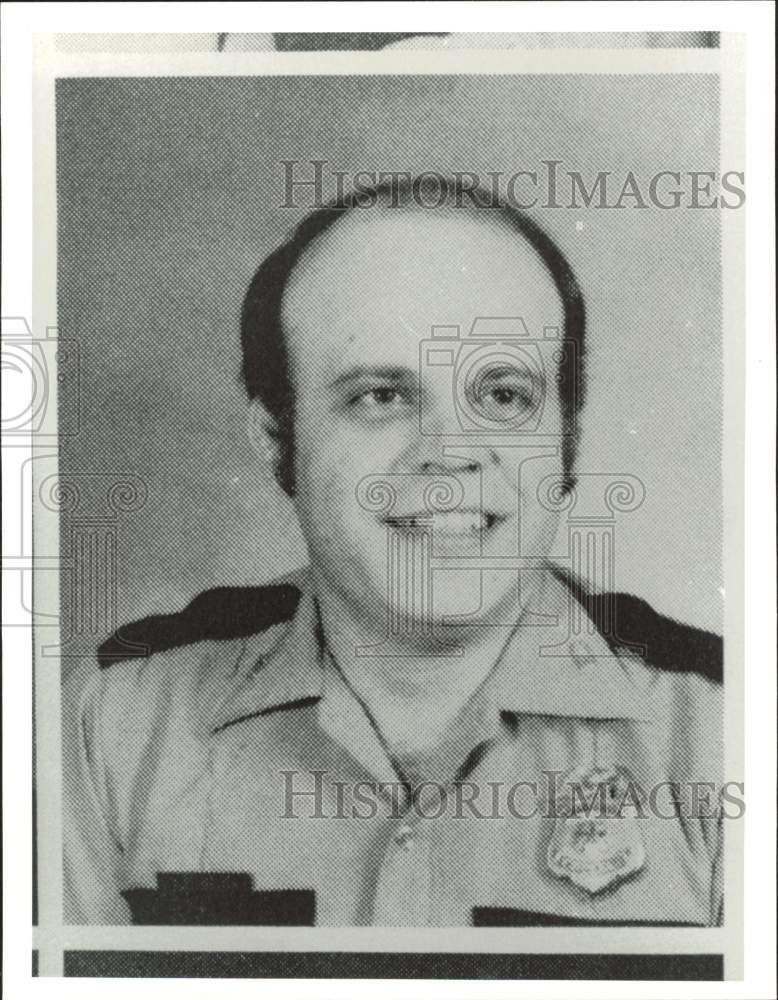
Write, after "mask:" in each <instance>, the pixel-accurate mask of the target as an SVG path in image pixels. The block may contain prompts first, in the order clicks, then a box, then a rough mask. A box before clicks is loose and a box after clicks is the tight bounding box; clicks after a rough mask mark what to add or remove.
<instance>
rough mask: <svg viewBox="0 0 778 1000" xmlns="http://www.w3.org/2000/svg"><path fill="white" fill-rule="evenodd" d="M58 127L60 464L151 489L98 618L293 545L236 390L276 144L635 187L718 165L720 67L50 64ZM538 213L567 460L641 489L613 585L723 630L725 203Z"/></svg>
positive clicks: (130, 527)
mask: <svg viewBox="0 0 778 1000" xmlns="http://www.w3.org/2000/svg"><path fill="white" fill-rule="evenodd" d="M57 123H58V218H59V327H60V336H61V337H63V338H67V339H73V340H76V341H78V342H79V344H80V350H81V420H80V430H79V433H78V434H77V435H76V436H74V437H71V438H65V439H63V443H62V453H61V470H62V471H63V472H64V473H65V474H66V475H67V474H69V473H79V472H90V473H93V472H100V473H104V474H106V475H107V476H108V477H111V476H114V475H117V476H119V475H121V474H134V475H137V476H140V477H142V479H143V480H144V481H145V483H146V486H147V489H148V499H147V501H146V503H145V505H144V506H143V507H142V508H141V509H140V510H137V511H134V512H131V513H128V514H126V515H124V516H122V518H121V519H120V522H119V524H118V529H119V532H118V552H117V563H116V573H117V577H116V582H117V589H116V606H115V615H116V619H117V621H125V620H127V619H129V618H133V617H137V616H140V615H144V614H148V613H151V612H158V611H168V610H175V609H176V608H177V607H179V606H181V605H182V604H183V603H185V602H186V601H188V600H189V599H190V598H191V597H192V596H194V595H195V594H196V593H197V592H198V591H200V590H202V589H204V588H206V587H211V586H215V585H218V584H240V583H256V582H259V583H261V582H265V581H268V580H270V579H272V578H273V577H275V576H277V575H278V574H279V573H281V572H284V571H286V570H287V569H290V568H293V567H295V566H298V565H301V564H302V563H304V561H305V552H304V547H303V544H302V542H301V539H300V537H299V532H298V530H297V527H296V523H295V519H294V514H293V512H292V510H291V507H290V505H289V503H288V501H286V499H285V498H284V497H283V496H282V494H281V493H280V491H279V490H278V488H277V487H276V486H275V484H274V483H273V482H271V481H270V479H269V478H268V477H266V476H265V474H264V473H263V472H262V471H261V470H260V469H259V468H258V465H257V462H256V460H255V458H254V455H253V453H252V451H251V450H250V448H249V444H248V439H247V434H246V404H245V400H244V398H243V396H242V391H241V387H240V384H239V381H238V368H239V351H238V316H239V310H240V303H241V297H242V294H243V292H244V290H245V286H246V284H247V282H248V280H249V278H250V276H251V274H252V273H253V270H254V269H255V268H256V266H257V265H258V263H259V261H260V260H261V258H262V257H263V255H264V254H265V253H266V252H267V251H269V250H270V249H271V248H272V247H273V246H274V245H276V243H277V242H278V241H279V240H280V239H281V238H282V237H283V236H284V235H285V234H286V233H287V232H288V231H289V229H290V228H291V227H292V226H293V225H294V224H295V222H296V221H297V220H298V219H299V218H300V217H301V216H302V215H303V214H305V211H306V208H305V207H302V208H300V209H299V210H291V209H284V208H282V207H281V206H282V202H283V189H282V171H281V167H280V166H279V162H278V161H279V160H281V159H293V158H298V159H300V160H303V161H306V162H307V161H310V160H311V159H312V158H317V159H323V160H326V161H328V165H329V166H330V167H331V169H332V170H346V171H350V172H353V171H356V170H360V169H374V170H379V169H384V170H391V169H396V170H411V171H418V170H421V169H437V170H446V169H448V170H472V171H475V172H482V173H486V172H487V171H489V170H502V171H505V172H506V173H510V172H513V171H516V170H519V169H527V170H532V169H537V167H538V165H539V163H540V161H541V160H543V159H551V158H553V159H558V160H562V161H563V168H561V169H567V170H580V171H582V172H583V173H584V176H585V177H588V178H592V177H593V176H594V175H595V174H596V173H597V171H599V170H610V171H612V172H613V173H614V175H615V176H617V177H620V176H623V175H624V174H625V173H626V172H627V171H628V170H633V171H635V173H636V175H638V177H639V178H640V179H642V180H643V181H644V182H645V185H647V183H648V179H649V178H650V176H651V175H652V174H653V173H655V172H657V171H659V170H677V171H681V172H683V171H689V170H713V169H717V165H718V81H717V78H716V77H714V76H703V75H684V76H630V77H625V76H600V77H594V76H544V77H537V76H511V77H450V76H446V77H441V76H429V77H385V78H381V77H366V76H362V77H329V78H328V77H325V78H322V77H275V78H273V77H265V78H251V79H248V78H237V79H224V78H220V79H217V78H210V79H206V78H199V79H126V80H123V79H105V80H101V79H95V80H88V79H80V80H64V81H60V82H59V84H58V88H57ZM531 214H534V215H535V217H536V218H538V220H539V221H540V222H541V223H542V224H543V225H544V226H545V227H546V228H547V229H548V230H549V231H550V232H551V233H552V234H553V235H554V237H555V238H556V239H557V240H558V242H559V243H560V245H561V246H562V247H563V249H564V250H565V252H566V253H567V255H568V256H569V258H570V260H571V262H572V263H573V266H574V267H575V269H576V271H577V273H578V276H579V279H580V281H581V284H582V286H583V288H584V290H585V293H586V295H587V303H588V309H589V318H590V321H589V330H590V332H589V349H590V354H589V358H590V362H589V373H590V375H589V380H590V381H589V401H588V404H587V407H586V410H585V412H584V417H583V431H584V434H583V443H582V448H581V453H580V460H579V468H580V470H581V471H585V472H593V471H597V472H599V471H607V472H617V473H624V472H627V473H631V474H632V475H636V476H639V477H640V478H641V479H642V480H643V482H644V484H645V487H646V500H645V502H644V504H643V505H642V507H641V508H640V509H639V510H638V511H636V512H634V513H631V514H625V515H623V516H622V518H621V520H620V522H619V525H618V551H617V560H618V562H617V584H618V586H619V588H620V589H627V590H631V591H632V592H634V593H637V594H639V595H641V596H643V597H645V598H646V599H647V600H649V601H651V603H652V604H654V606H655V607H657V609H658V610H660V611H663V612H665V613H667V614H670V615H673V616H674V617H677V618H680V619H683V620H686V621H688V622H691V623H693V624H697V625H700V626H703V627H708V628H715V629H719V628H720V619H721V595H720V587H721V567H720V562H721V510H720V508H721V503H720V496H721V469H720V449H721V398H720V397H721V338H722V330H721V309H720V263H719V261H720V255H719V223H720V220H719V215H718V212H717V211H716V210H696V211H695V210H689V209H684V210H681V209H679V210H677V211H662V210H660V209H657V208H648V209H646V210H635V209H632V208H628V209H624V210H621V211H618V210H612V209H611V210H608V209H597V208H589V209H583V208H581V209H578V210H573V211H570V210H561V209H559V210H546V211H542V210H537V211H536V212H533V213H531ZM377 471H380V470H377ZM65 579H66V587H65V591H64V593H63V600H64V604H65V608H66V609H67V606H68V602H69V600H70V595H69V593H68V588H67V580H68V579H69V578H68V577H66V578H65ZM98 638H101V636H100V637H98Z"/></svg>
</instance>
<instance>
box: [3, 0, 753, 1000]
mask: <svg viewBox="0 0 778 1000" xmlns="http://www.w3.org/2000/svg"><path fill="white" fill-rule="evenodd" d="M96 6H98V7H100V6H104V5H96ZM268 6H270V7H273V6H278V5H272V4H271V5H268ZM298 6H308V7H312V6H314V5H298ZM322 6H324V7H327V6H330V5H322ZM335 6H337V5H335ZM345 6H349V5H345ZM418 6H423V5H418ZM514 6H515V5H512V4H506V5H505V7H504V9H507V8H513V7H514ZM538 6H539V7H547V6H549V5H538ZM573 6H575V5H573ZM581 6H584V5H581ZM592 6H596V5H592ZM614 6H615V7H619V8H625V7H632V6H634V5H629V4H627V5H622V4H619V5H614ZM682 6H684V5H682ZM685 6H686V7H690V6H693V5H685ZM710 6H711V5H705V4H701V5H699V7H700V13H701V14H704V13H705V11H706V8H708V7H710ZM757 6H758V5H757ZM258 20H259V21H261V18H258ZM491 21H492V22H493V21H494V18H491ZM299 23H300V27H304V26H306V25H305V18H304V17H302V18H300V19H299ZM397 23H398V24H399V26H400V27H402V26H403V25H402V23H401V22H399V21H398V22H397ZM512 25H513V27H515V26H516V22H515V20H514V21H513V22H509V23H506V24H505V25H504V26H503V27H501V28H500V30H495V31H488V30H487V27H488V25H487V26H485V28H484V30H483V31H472V32H468V31H432V32H431V31H425V30H420V31H417V32H412V31H401V32H390V31H388V30H387V31H385V32H359V31H342V32H337V31H330V32H322V31H321V30H319V31H315V32H314V31H312V32H310V33H308V34H304V33H302V32H294V31H292V32H276V31H269V32H266V33H264V34H262V33H260V34H257V33H248V32H239V31H233V32H228V33H219V32H216V33H206V32H202V31H198V30H197V28H196V27H193V28H192V32H191V33H190V34H185V33H181V32H180V31H179V32H178V33H175V32H161V31H158V32H156V33H153V34H150V33H146V32H138V33H136V34H129V33H127V32H124V33H120V32H118V31H117V32H114V33H111V32H103V33H100V32H98V31H97V28H95V31H94V33H92V34H88V33H81V34H76V33H75V32H73V33H68V32H62V31H57V32H56V33H52V34H49V35H46V36H45V38H41V40H39V42H38V49H37V55H36V60H37V66H38V70H37V73H38V75H37V77H36V79H37V81H38V82H37V83H36V90H35V91H34V100H35V102H37V103H36V107H37V111H36V114H37V118H36V122H37V124H36V135H37V138H36V140H35V142H36V147H35V148H36V150H38V152H37V153H36V157H37V160H36V166H35V173H34V177H33V189H34V192H37V194H36V197H37V199H38V200H37V206H38V207H37V209H36V213H37V214H36V216H35V226H36V233H37V244H36V247H37V249H36V250H35V255H36V256H35V260H36V261H38V262H39V264H38V265H36V266H37V267H38V272H37V276H36V277H35V278H34V287H35V288H37V289H38V290H39V292H40V295H39V297H38V298H37V299H36V306H35V309H34V310H33V313H32V320H31V322H28V321H27V320H26V319H25V318H24V317H22V316H21V315H19V316H17V317H15V318H14V319H13V320H6V319H5V318H4V320H3V338H4V340H3V357H4V368H5V367H6V364H5V357H6V351H7V350H10V351H11V352H14V353H13V354H9V355H8V356H9V357H13V358H17V357H18V358H25V357H27V358H28V361H27V362H26V364H27V367H29V369H30V370H31V371H32V372H33V375H32V378H33V381H34V383H35V385H34V392H37V393H38V398H37V401H36V399H33V405H32V406H31V408H30V410H29V411H28V412H27V413H26V415H25V421H26V423H24V422H19V421H17V424H16V425H14V426H10V425H8V426H7V425H6V423H5V421H4V434H6V432H7V433H8V434H9V435H11V436H12V435H13V434H15V433H16V434H21V431H20V430H18V428H22V429H23V430H24V431H25V433H27V434H31V435H32V440H33V458H32V459H31V471H30V473H29V474H30V476H31V478H30V481H29V484H28V486H27V487H26V489H27V494H28V498H29V503H30V504H31V508H32V511H33V530H32V533H31V538H32V541H31V544H32V546H33V548H32V550H31V551H33V553H34V555H33V560H34V561H33V563H32V564H31V565H32V575H31V584H30V583H29V581H28V583H27V584H25V586H28V585H31V587H32V591H31V592H32V598H31V602H32V613H33V620H34V623H35V624H34V633H33V635H34V642H33V655H34V660H35V678H36V680H35V692H34V718H33V733H34V740H35V761H36V763H35V770H34V779H33V788H32V791H33V829H32V842H33V880H32V882H33V894H32V895H33V899H32V918H33V924H34V947H33V974H34V975H37V976H44V977H45V976H66V977H113V978H116V977H122V978H129V979H132V978H136V977H145V978H148V977H163V978H168V979H171V980H172V979H176V978H180V977H194V978H225V979H232V980H235V979H252V978H257V979H273V980H280V979H322V978H329V979H340V978H345V979H363V980H364V979H387V980H397V979H406V980H410V979H413V980H422V979H440V980H446V979H452V980H474V981H477V980H489V979H501V980H558V981H568V983H572V981H586V980H593V981H600V982H603V981H606V980H615V981H617V980H642V981H646V982H655V983H657V982H660V981H663V980H664V981H667V980H671V981H676V982H679V981H687V982H698V983H699V982H712V981H716V980H730V979H742V975H743V972H742V969H743V948H744V939H743V905H744V903H743V898H744V897H743V881H742V880H743V867H742V865H743V826H744V823H745V822H746V820H745V819H744V817H745V816H746V813H747V807H746V803H747V802H748V803H749V805H748V809H750V808H751V805H750V798H749V797H748V795H747V787H746V785H745V784H744V780H743V754H744V744H743V738H744V728H743V727H744V722H743V708H742V699H743V689H744V632H743V621H742V615H743V607H742V594H743V553H744V544H745V543H744V534H743V533H744V521H743V506H742V504H743V496H742V494H743V478H742V477H743V445H742V437H741V435H742V427H743V417H742V409H743V405H744V403H743V399H744V396H743V384H744V369H745V354H744V351H743V347H742V345H743V343H744V336H745V335H744V308H743V298H742V291H741V289H742V286H743V283H744V281H745V264H744V257H743V251H742V247H743V234H744V232H745V213H746V204H747V200H748V199H747V192H749V188H748V184H747V173H746V165H745V158H744V152H743V151H744V143H743V134H742V130H741V126H742V100H743V89H742V76H741V74H740V68H742V64H743V58H744V56H743V47H742V44H741V42H740V40H739V36H736V35H734V34H731V33H727V32H720V31H718V30H695V31H668V30H663V31H659V30H652V31H645V30H643V27H644V25H641V26H640V29H641V30H637V26H636V30H635V31H620V30H619V31H617V30H615V29H616V28H617V27H621V26H623V23H622V24H620V25H614V29H613V30H612V31H611V32H606V31H595V30H592V31H589V32H584V31H577V32H576V31H569V30H568V31H567V32H560V31H556V32H554V31H544V30H540V31H529V30H527V31H521V30H513V27H512ZM224 26H226V27H229V26H230V23H229V21H228V20H227V21H225V24H224ZM356 26H357V25H355V27H356ZM407 26H412V24H411V22H410V21H409V22H408V25H407ZM443 26H444V27H445V26H446V25H445V23H444V24H443ZM332 27H336V25H334V24H333V25H332ZM697 27H699V28H700V29H708V28H710V27H716V22H715V21H713V20H711V21H710V22H708V21H707V20H706V18H705V17H704V16H702V17H701V18H700V21H699V24H698V25H697ZM46 133H47V139H46V142H45V143H44V139H43V135H44V134H46ZM41 151H43V152H41ZM44 206H48V208H47V209H46V211H45V212H44ZM44 218H45V221H41V220H44ZM36 310H37V312H36ZM46 310H49V311H48V312H47V311H46ZM5 315H6V314H5V313H4V316H5ZM8 345H10V347H8ZM21 364H22V362H16V361H12V362H11V365H12V366H13V365H16V366H17V367H20V366H21ZM9 427H10V430H9ZM20 441H21V439H19V441H17V442H16V444H19V443H20ZM11 444H12V445H13V444H14V442H13V441H12V442H11ZM17 451H18V449H17ZM5 452H6V444H5V438H4V455H5ZM9 452H10V448H9ZM15 454H17V453H16V452H15ZM18 454H21V453H20V452H19V453H18ZM25 551H26V550H25ZM44 556H45V558H44ZM20 565H21V563H20ZM749 787H751V788H752V786H749ZM752 791H753V788H752ZM468 995H469V994H468ZM528 995H529V994H528ZM533 995H534V994H533ZM560 995H561V994H560ZM565 995H573V994H572V993H570V994H568V993H565ZM581 995H583V994H581ZM603 995H604V994H603ZM609 995H610V994H609ZM657 995H659V994H657ZM663 995H664V994H663ZM716 995H722V996H723V995H724V994H718V993H717V994H716ZM727 995H735V994H727ZM738 995H739V994H738Z"/></svg>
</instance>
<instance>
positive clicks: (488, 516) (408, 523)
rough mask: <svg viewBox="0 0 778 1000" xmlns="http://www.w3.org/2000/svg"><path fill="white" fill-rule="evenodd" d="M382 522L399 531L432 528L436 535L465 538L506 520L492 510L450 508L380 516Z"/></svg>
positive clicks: (503, 516)
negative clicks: (397, 515)
mask: <svg viewBox="0 0 778 1000" xmlns="http://www.w3.org/2000/svg"><path fill="white" fill-rule="evenodd" d="M382 520H383V522H384V524H388V525H389V526H390V527H392V528H396V529H397V530H399V531H412V530H414V529H418V528H432V529H433V531H434V533H435V534H436V535H450V536H452V537H457V538H466V537H468V536H470V535H479V534H481V533H482V532H485V531H489V530H490V529H491V528H494V527H495V526H496V525H498V524H502V523H503V521H505V520H506V518H505V515H502V514H495V513H493V512H492V511H481V510H451V511H439V512H436V513H435V514H427V513H424V514H407V515H405V516H404V517H385V518H382Z"/></svg>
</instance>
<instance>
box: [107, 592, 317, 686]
mask: <svg viewBox="0 0 778 1000" xmlns="http://www.w3.org/2000/svg"><path fill="white" fill-rule="evenodd" d="M299 600H300V591H299V589H298V588H297V587H295V586H292V585H291V584H278V585H275V586H269V587H215V588H214V589H213V590H205V591H203V593H202V594H198V595H197V597H195V598H194V600H193V601H191V603H189V604H188V605H187V606H186V607H185V608H184V609H183V611H178V612H175V613H174V614H169V615H150V616H149V617H148V618H141V619H140V620H139V621H136V622H130V624H128V625H123V626H122V627H121V628H119V629H117V631H116V632H114V634H113V635H112V636H111V637H110V638H109V639H106V641H105V642H104V643H103V644H102V645H101V646H100V647H99V649H98V650H97V662H98V663H99V664H100V666H101V667H110V666H111V665H112V664H114V663H119V662H121V661H122V660H129V659H135V658H138V657H147V656H151V655H152V654H153V653H162V652H164V651H165V650H168V649H174V648H175V647H176V646H188V645H191V644H192V643H195V642H203V641H208V640H215V639H236V638H240V637H242V636H246V635H253V634H254V633H255V632H262V631H263V630H264V629H267V628H270V626H271V625H276V624H278V623H279V622H283V621H288V620H289V619H290V618H291V617H292V616H293V615H294V613H295V611H296V610H297V604H298V602H299Z"/></svg>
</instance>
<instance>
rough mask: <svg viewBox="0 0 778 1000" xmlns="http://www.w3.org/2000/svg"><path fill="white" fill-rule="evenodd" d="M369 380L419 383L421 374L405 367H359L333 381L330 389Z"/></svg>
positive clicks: (350, 369)
mask: <svg viewBox="0 0 778 1000" xmlns="http://www.w3.org/2000/svg"><path fill="white" fill-rule="evenodd" d="M367 378H380V379H387V380H388V381H391V382H405V383H406V384H408V383H417V382H418V380H419V372H418V371H417V370H416V369H414V368H407V367H406V366H404V365H357V366H356V367H355V368H349V370H348V371H346V372H343V373H342V374H341V375H338V377H337V378H336V379H333V381H332V382H330V383H329V388H331V389H340V388H342V387H343V386H347V385H351V384H352V383H353V382H358V381H359V380H360V379H367Z"/></svg>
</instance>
